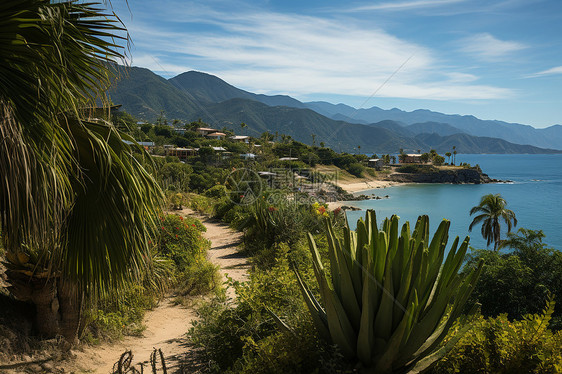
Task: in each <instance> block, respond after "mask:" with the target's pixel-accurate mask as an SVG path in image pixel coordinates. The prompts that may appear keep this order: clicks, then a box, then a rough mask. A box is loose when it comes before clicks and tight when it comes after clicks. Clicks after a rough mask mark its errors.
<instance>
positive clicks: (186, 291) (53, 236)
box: [0, 0, 562, 374]
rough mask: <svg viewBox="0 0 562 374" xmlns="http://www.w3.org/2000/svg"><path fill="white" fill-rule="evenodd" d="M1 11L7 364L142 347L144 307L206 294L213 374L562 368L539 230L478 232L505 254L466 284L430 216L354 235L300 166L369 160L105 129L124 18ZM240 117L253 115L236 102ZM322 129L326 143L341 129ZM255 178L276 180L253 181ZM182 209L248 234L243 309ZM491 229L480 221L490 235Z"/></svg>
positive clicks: (121, 124)
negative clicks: (97, 102) (118, 341)
mask: <svg viewBox="0 0 562 374" xmlns="http://www.w3.org/2000/svg"><path fill="white" fill-rule="evenodd" d="M0 14H2V15H3V16H5V22H3V23H2V27H8V28H9V29H11V31H13V32H10V33H6V35H11V36H10V37H8V38H4V39H2V40H0V50H1V51H2V52H3V53H2V54H0V59H1V62H2V63H1V64H0V73H2V74H0V76H2V79H3V80H4V82H5V83H6V84H5V85H2V86H1V87H0V115H1V117H0V130H1V133H2V135H3V136H4V140H5V141H3V142H2V143H1V148H2V149H1V152H0V172H1V173H2V175H3V176H4V178H3V180H2V183H0V204H1V205H0V211H2V215H1V216H0V225H1V229H2V247H1V249H0V255H1V256H2V258H3V259H4V260H5V261H3V265H2V266H5V267H6V268H7V271H6V272H5V274H6V279H4V278H3V279H2V285H1V287H0V301H2V303H0V308H1V309H0V310H1V311H2V313H0V342H1V343H2V351H0V355H1V356H0V358H1V359H2V362H4V361H5V360H8V359H10V360H12V359H14V356H15V357H16V358H18V357H19V359H23V356H24V355H27V354H29V353H30V352H31V351H33V350H35V349H37V350H41V349H44V348H45V346H44V344H42V343H44V341H41V340H39V339H33V338H30V336H31V335H32V334H34V333H35V334H36V335H39V336H40V337H45V338H51V337H57V336H61V335H62V336H63V337H64V338H65V340H66V341H65V342H61V341H59V342H58V343H55V344H60V345H61V346H64V347H65V348H66V349H68V347H70V346H71V345H72V344H75V343H76V340H77V338H78V337H80V338H84V340H88V341H96V340H98V339H115V338H119V337H121V336H122V335H123V334H132V335H134V334H139V333H140V332H141V331H142V328H143V327H142V325H141V324H140V322H141V320H142V316H143V313H144V311H145V310H146V309H147V308H150V307H152V306H154V305H155V302H156V301H157V300H158V298H159V297H161V296H162V295H163V294H165V293H170V292H173V294H174V295H175V297H176V301H177V302H178V303H181V302H183V301H185V300H186V299H185V298H187V297H192V296H195V295H201V294H211V296H212V297H211V298H210V299H209V300H208V301H207V302H205V303H204V305H203V306H202V307H201V308H200V310H199V312H200V317H201V318H200V320H199V321H198V322H197V323H196V324H195V326H194V327H193V329H192V330H191V332H190V337H191V341H192V344H193V345H195V346H196V347H199V348H201V350H200V351H199V352H200V355H201V356H202V357H200V358H201V360H200V361H201V362H203V363H206V366H205V367H204V368H203V369H202V370H203V371H206V372H216V373H223V372H227V373H264V374H265V373H311V372H319V373H320V372H322V373H347V372H349V373H352V372H357V371H358V370H359V371H362V372H380V373H397V372H403V371H404V370H413V371H414V372H419V371H423V370H426V369H430V370H433V371H434V372H435V373H449V372H458V371H462V372H466V373H481V372H513V371H522V372H537V373H550V372H560V371H561V370H562V353H561V343H562V335H561V334H562V333H561V332H559V331H558V332H553V330H551V329H549V324H550V327H552V328H554V329H558V328H560V327H561V325H560V323H561V322H560V320H561V313H560V310H559V309H556V308H557V307H556V305H555V302H554V300H556V301H559V302H560V301H561V299H560V295H562V285H561V283H560V277H559V275H560V272H561V270H562V257H561V255H560V252H558V251H555V250H553V249H550V248H546V246H545V245H544V244H543V243H542V238H543V236H544V235H543V234H542V232H540V231H532V230H524V229H521V230H520V231H519V232H518V234H511V235H510V236H509V237H508V238H507V240H504V241H501V240H500V238H499V237H498V236H497V235H492V231H493V230H483V231H482V232H483V234H484V235H485V236H486V234H487V233H488V231H490V233H491V234H490V237H492V239H493V240H494V241H495V242H496V243H497V247H499V248H511V252H506V253H502V252H496V251H484V250H480V251H478V250H475V251H473V253H472V254H471V257H470V258H469V260H468V262H467V263H466V266H464V268H463V270H462V271H461V272H460V273H459V270H461V266H462V265H463V260H464V256H465V253H466V251H467V247H468V241H464V242H463V243H462V244H461V245H460V246H459V241H458V239H456V240H455V241H453V244H452V246H451V249H450V250H449V252H448V254H446V253H445V248H446V246H447V243H448V237H447V231H448V222H447V221H443V222H442V223H441V224H440V226H439V228H438V229H437V231H436V233H435V234H434V235H433V237H430V236H429V222H428V219H427V217H420V219H419V220H418V222H417V223H416V225H415V227H414V230H413V232H411V231H410V227H409V224H405V225H404V226H402V229H399V227H398V217H392V218H391V219H389V220H385V221H384V222H383V224H382V225H381V226H380V227H379V226H378V225H377V222H376V220H375V217H374V212H368V213H367V215H366V218H365V220H364V221H363V220H360V221H359V222H358V224H357V229H356V230H355V231H351V230H350V229H349V226H348V224H347V221H346V218H345V215H344V214H343V212H342V211H341V210H340V209H335V210H333V211H330V210H329V209H328V206H327V205H325V204H323V201H322V198H323V197H325V194H328V193H330V192H329V191H328V192H327V191H326V190H327V185H325V184H324V182H325V181H326V180H327V178H328V177H327V176H326V175H321V174H317V173H312V172H311V168H312V167H314V166H316V165H318V164H322V165H335V166H337V167H340V168H341V169H343V170H346V171H347V172H349V173H350V174H353V175H356V176H360V175H362V174H363V173H364V172H366V171H367V170H369V169H365V167H364V162H365V160H366V158H367V156H366V155H361V154H347V153H337V152H335V151H333V150H331V149H329V148H327V147H325V146H324V144H321V145H320V146H316V145H315V136H311V137H312V143H313V145H312V146H308V145H306V144H304V143H303V142H298V141H295V140H293V139H292V138H291V137H290V136H286V135H278V134H271V133H268V132H264V133H262V135H261V136H260V137H259V138H258V139H254V140H253V142H252V143H251V144H244V143H235V142H233V141H229V140H210V139H206V138H204V137H202V136H200V135H199V134H197V133H196V132H195V131H193V130H194V129H195V128H196V127H200V126H203V125H205V124H204V123H202V122H201V121H197V122H193V123H190V124H187V125H184V127H183V129H181V130H182V131H181V132H176V131H175V130H176V129H177V127H178V126H173V127H170V126H167V120H166V118H165V117H164V115H163V113H160V116H159V117H158V120H157V123H156V125H154V126H153V125H150V124H142V125H140V126H137V124H136V121H135V120H134V119H133V118H132V117H130V116H128V115H127V114H126V113H121V114H119V115H117V116H115V117H114V118H113V122H114V124H115V126H114V125H112V124H111V123H110V122H107V121H105V120H102V119H101V118H106V117H107V113H105V110H102V108H97V109H96V108H91V107H89V106H88V105H92V103H93V102H94V99H96V94H101V93H102V92H103V91H104V90H105V89H106V88H107V84H108V80H107V77H106V75H105V74H106V73H108V71H107V65H106V63H107V62H109V61H112V60H113V59H115V58H121V57H122V54H121V53H119V52H116V51H115V50H114V48H116V47H118V46H116V45H114V44H112V43H110V42H109V41H108V40H107V36H108V35H109V34H114V35H113V36H115V37H116V38H117V39H119V38H121V37H120V36H119V32H124V31H125V30H123V29H121V28H120V27H119V26H117V25H118V21H117V20H116V19H114V18H113V17H109V16H106V15H104V14H102V13H100V11H99V10H98V9H96V8H93V7H92V4H86V3H80V2H65V1H63V2H49V1H35V0H25V1H6V2H3V3H2V5H0ZM6 25H7V26H6ZM14 30H17V32H15V31H14ZM20 32H21V33H23V34H25V35H24V36H22V35H20ZM108 33H109V34H108ZM10 38H13V40H12V39H10ZM55 51H57V52H55ZM22 62H24V63H22ZM160 83H161V84H164V83H165V82H160ZM171 92H172V93H173V91H171ZM151 100H157V97H152V98H151ZM234 104H235V105H234ZM260 105H261V104H260ZM260 105H257V107H258V109H260V108H261V109H260V111H261V112H260V116H261V117H260V118H261V119H262V120H266V121H271V122H272V123H275V120H276V118H275V114H276V113H277V110H282V111H285V112H288V113H289V114H288V115H289V117H290V116H291V115H294V114H295V110H292V109H287V108H281V109H279V108H277V109H276V111H271V110H270V109H268V108H269V107H267V108H264V107H260ZM248 106H250V107H255V106H256V105H255V104H254V103H250V104H248V103H245V102H243V101H241V100H235V102H234V103H233V107H234V108H239V107H248ZM30 107H32V108H33V109H34V110H32V111H31V110H29V108H30ZM81 108H82V109H81ZM83 108H89V109H83ZM89 111H92V113H88V112H89ZM305 112H306V115H307V116H308V117H309V118H311V119H315V118H316V119H317V120H318V121H320V122H321V123H327V122H326V119H318V118H317V116H316V115H315V114H314V113H310V111H305ZM104 113H105V114H104ZM216 113H219V112H218V111H217V112H216ZM227 114H228V113H227ZM297 114H298V113H297ZM228 115H229V117H228V118H229V120H234V121H236V120H238V118H237V117H236V116H235V115H234V114H232V113H230V114H228ZM277 123H278V124H279V123H280V122H279V121H278V122H277ZM329 124H330V125H331V126H332V127H331V128H330V127H329V126H328V127H327V128H324V129H320V128H318V131H319V132H320V131H323V133H319V136H324V135H326V131H333V129H334V126H336V125H337V126H339V125H340V124H339V123H334V121H332V122H329ZM176 125H179V123H178V122H176ZM357 126H359V125H357ZM357 126H355V127H353V126H352V127H351V128H346V129H342V130H341V132H340V133H339V135H341V136H348V137H349V138H350V139H353V140H354V141H355V140H357V141H356V142H355V143H354V144H357V149H358V148H359V146H361V144H365V143H364V142H368V141H369V139H370V138H369V137H367V136H366V134H367V133H366V132H365V130H364V129H363V128H359V127H357ZM240 127H241V130H242V131H244V129H245V128H246V127H247V126H246V124H245V123H242V124H241V126H240ZM299 128H300V127H299ZM302 128H304V127H302ZM302 128H301V130H302ZM354 130H357V131H354ZM223 131H224V132H226V133H227V134H229V135H230V134H232V131H230V130H229V129H228V128H226V129H223ZM254 131H255V129H254ZM386 131H388V130H386V129H384V128H379V133H382V134H384V133H385V132H386ZM309 135H310V134H309V133H305V132H299V133H297V134H295V137H297V136H298V137H301V138H305V137H306V136H309ZM364 136H365V137H364ZM369 136H371V138H372V136H373V132H370V133H369ZM134 139H137V140H140V141H146V140H151V141H153V142H154V143H156V145H157V146H158V147H159V148H157V149H156V155H155V156H154V157H152V156H150V155H149V154H148V153H147V152H145V150H144V149H142V147H140V146H137V145H135V144H134V143H132V144H131V145H129V144H127V143H126V142H124V141H123V140H127V141H132V140H134ZM272 140H275V142H273V143H271V141H272ZM303 141H304V140H303ZM165 145H175V146H180V147H193V148H198V151H197V153H196V154H194V155H191V156H189V157H187V158H186V159H185V160H182V161H183V162H182V161H180V160H179V159H178V158H177V157H170V156H166V154H165V149H166V148H165ZM385 146H387V147H394V146H395V144H388V143H387V144H385ZM212 147H219V148H212ZM220 147H222V148H224V150H223V149H221V148H220ZM223 152H229V153H223ZM253 152H255V153H256V155H255V156H256V157H255V158H254V157H247V156H248V154H250V153H252V154H253ZM287 157H289V158H288V159H285V160H283V159H282V158H287ZM439 157H441V156H439ZM295 158H296V160H295ZM433 158H434V160H437V161H436V163H437V164H440V163H442V162H443V161H442V160H441V158H442V157H441V158H437V157H436V156H435V155H434V156H433ZM384 159H386V160H388V159H389V157H384ZM271 170H274V171H275V172H271ZM237 171H238V172H237ZM240 171H242V173H239V172H240ZM249 171H250V172H251V173H250V175H254V176H257V177H256V178H257V179H252V178H249V177H248V172H249ZM260 171H267V172H269V173H270V174H274V175H275V176H277V177H279V176H281V178H270V179H265V178H264V179H265V180H262V179H261V177H260V176H259V174H257V172H260ZM283 173H284V174H283ZM300 181H302V182H300ZM257 182H259V183H257ZM256 183H257V184H256ZM336 191H337V190H336ZM336 193H337V192H336ZM483 202H484V199H483ZM162 204H166V205H167V207H165V208H166V209H164V210H163V209H161V208H162V206H161V205H162ZM184 205H189V206H191V207H192V208H194V209H197V210H200V211H204V212H207V213H208V214H211V215H213V216H214V217H216V218H220V219H222V220H223V221H225V222H228V223H229V224H231V226H233V227H235V228H237V229H239V230H242V231H243V232H244V243H243V245H242V248H241V249H242V250H244V251H245V252H246V253H247V254H248V255H250V256H251V261H252V265H253V268H252V271H251V272H250V279H249V281H248V282H245V283H237V282H234V281H230V282H229V286H230V287H233V288H234V289H235V291H236V296H237V299H236V300H229V299H228V298H227V297H226V294H225V293H224V292H222V289H221V287H220V286H219V278H218V276H217V271H216V270H217V269H216V268H215V266H213V265H212V264H210V263H209V262H208V261H207V256H206V251H207V248H208V242H207V241H206V240H204V239H203V237H202V232H203V231H204V230H205V227H204V226H203V225H202V224H201V223H200V222H199V221H197V220H195V219H192V218H189V217H183V216H180V215H176V214H172V213H165V211H169V210H172V209H181V207H182V206H184ZM500 205H502V204H500ZM485 206H486V204H481V206H480V208H481V209H487V208H486V207H485ZM501 208H503V206H501ZM477 210H478V209H477ZM490 213H491V210H490ZM504 213H505V214H507V218H508V219H507V220H506V222H507V224H508V225H510V221H509V219H512V218H514V216H513V217H512V216H511V215H510V214H509V211H505V210H501V211H500V214H499V215H496V216H495V217H496V218H497V217H499V216H502V214H504ZM490 217H492V215H490ZM484 218H486V217H483V218H482V219H481V220H477V222H476V223H479V222H480V221H484V225H485V226H486V221H485V219H484ZM491 223H492V224H495V223H493V222H491ZM498 232H499V231H498ZM482 259H484V261H485V265H482ZM327 269H329V271H328V270H327ZM480 273H481V274H482V282H480V283H476V280H477V278H478V276H479V274H480ZM5 281H7V283H8V285H10V287H6V286H7V285H6V284H5ZM473 288H475V289H476V292H475V293H474V294H473V296H472V300H471V302H470V303H469V304H476V301H479V302H480V303H481V304H482V307H481V313H482V315H479V314H478V312H477V311H475V310H474V309H471V310H470V312H467V314H465V315H464V316H463V315H462V313H463V306H464V304H465V303H466V301H467V299H468V297H469V295H470V293H471V291H472V289H473ZM6 290H8V291H9V292H7V291H6ZM553 293H554V294H556V296H554V295H553ZM18 299H19V301H18ZM22 301H23V302H22ZM544 305H546V308H545V309H544V310H542V311H541V310H540V308H544ZM559 305H560V303H559ZM529 313H535V314H529ZM498 314H499V315H498ZM33 318H34V319H35V322H34V324H33V325H32V324H31V322H30V320H31V319H33ZM551 320H552V322H551ZM457 341H458V344H456V345H455V343H457ZM18 355H19V356H18ZM26 357H27V356H26ZM439 359H442V360H441V361H440V362H438V361H439ZM436 362H437V365H434V364H435V363H436ZM432 365H434V366H432Z"/></svg>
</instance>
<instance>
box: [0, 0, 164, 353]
mask: <svg viewBox="0 0 562 374" xmlns="http://www.w3.org/2000/svg"><path fill="white" fill-rule="evenodd" d="M125 32H126V30H125V29H124V28H122V27H121V26H120V23H119V22H118V20H117V19H116V17H114V16H109V15H106V14H104V12H103V10H102V9H100V8H97V7H96V5H95V4H91V3H89V4H87V3H80V2H74V1H62V2H50V1H46V0H4V1H2V2H0V34H1V35H2V38H0V135H1V136H2V139H3V141H2V142H0V175H2V176H3V178H2V180H1V181H0V211H2V213H3V214H2V215H0V229H1V231H2V233H3V235H2V240H3V244H4V247H5V248H6V250H7V256H6V257H7V260H8V271H7V275H8V277H9V282H10V283H11V288H10V289H11V291H12V293H13V295H14V296H16V297H18V298H20V299H23V300H28V301H31V302H32V303H34V304H35V306H36V314H37V318H36V325H37V326H36V327H37V328H38V331H39V332H40V333H41V334H42V335H44V336H49V337H50V336H54V335H58V334H60V335H63V336H64V337H65V338H66V339H67V340H68V341H71V342H72V341H74V340H75V339H76V336H77V329H78V325H79V322H80V311H81V305H82V302H83V300H84V297H90V296H94V295H96V294H97V295H100V294H103V293H106V292H108V291H109V290H111V289H116V288H119V287H120V286H122V285H123V284H124V283H125V282H126V281H127V280H129V279H131V278H134V277H135V276H138V275H139V274H140V272H141V270H142V269H143V268H144V267H145V266H146V265H147V262H148V261H149V258H150V257H149V256H148V255H149V253H150V252H149V251H148V246H147V242H148V233H149V232H150V230H151V228H152V227H153V226H154V222H153V221H151V219H150V218H148V219H147V217H154V216H155V215H156V212H157V211H159V207H160V201H161V200H160V199H161V192H160V190H159V188H158V186H157V184H156V183H155V181H154V179H153V178H152V176H151V175H150V174H148V173H147V171H146V170H145V169H144V168H143V166H142V165H141V163H140V162H139V161H137V159H136V158H135V157H133V150H132V149H131V147H129V146H128V145H126V144H125V143H124V142H123V140H124V139H127V140H132V139H131V138H129V137H127V136H125V135H123V134H121V133H120V132H119V130H117V129H116V128H115V127H114V126H113V125H111V124H109V123H107V122H105V121H104V120H102V119H99V117H100V115H99V114H100V112H104V110H94V109H87V110H86V109H82V108H87V107H91V106H92V104H91V103H94V102H95V100H96V99H102V100H103V99H104V98H103V93H104V92H105V91H106V89H107V87H108V85H109V82H110V65H109V63H111V62H112V61H113V60H115V59H119V58H122V57H123V56H122V54H121V53H120V50H119V48H120V47H119V45H117V44H116V43H117V41H119V40H126V38H125V37H124V36H123V35H122V34H124V33H125ZM105 101H107V100H104V102H105ZM91 117H96V118H95V119H94V118H91ZM102 117H103V116H102ZM139 152H140V150H139Z"/></svg>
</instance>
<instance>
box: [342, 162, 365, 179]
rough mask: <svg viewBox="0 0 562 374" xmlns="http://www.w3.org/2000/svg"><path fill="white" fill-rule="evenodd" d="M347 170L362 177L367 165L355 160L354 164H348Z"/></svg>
mask: <svg viewBox="0 0 562 374" xmlns="http://www.w3.org/2000/svg"><path fill="white" fill-rule="evenodd" d="M345 170H347V171H348V172H349V173H350V174H352V175H355V176H356V177H357V178H361V177H362V176H363V171H364V170H365V166H363V165H362V164H360V163H358V162H354V163H353V164H351V165H349V166H347V167H346V168H345Z"/></svg>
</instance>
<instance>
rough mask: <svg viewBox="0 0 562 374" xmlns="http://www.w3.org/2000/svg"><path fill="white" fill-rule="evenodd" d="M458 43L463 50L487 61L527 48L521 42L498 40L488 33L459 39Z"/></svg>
mask: <svg viewBox="0 0 562 374" xmlns="http://www.w3.org/2000/svg"><path fill="white" fill-rule="evenodd" d="M460 44H461V45H462V47H461V50H462V51H463V52H465V53H468V54H470V55H472V56H474V57H477V58H480V59H483V60H488V61H498V60H501V59H504V58H506V57H510V56H511V55H513V53H515V52H518V51H521V50H523V49H525V48H527V46H526V45H525V44H523V43H519V42H515V41H508V40H500V39H497V38H495V37H494V36H492V35H491V34H488V33H481V34H476V35H473V36H470V37H468V38H464V39H461V40H460Z"/></svg>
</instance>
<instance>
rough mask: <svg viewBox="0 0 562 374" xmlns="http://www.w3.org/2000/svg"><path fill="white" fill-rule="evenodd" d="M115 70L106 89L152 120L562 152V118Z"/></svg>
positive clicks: (365, 144)
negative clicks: (302, 96) (511, 119)
mask: <svg viewBox="0 0 562 374" xmlns="http://www.w3.org/2000/svg"><path fill="white" fill-rule="evenodd" d="M117 72H118V74H117V79H115V81H114V82H113V84H112V86H111V89H110V90H109V92H108V93H109V95H110V97H111V100H112V102H113V103H114V104H122V106H123V108H124V110H126V111H127V112H129V113H130V114H132V115H133V116H135V117H136V118H138V119H141V120H147V121H154V120H155V119H156V118H158V117H159V116H160V115H161V114H162V113H163V114H164V115H165V116H166V118H168V120H171V119H179V120H183V121H195V120H198V119H201V120H203V121H204V122H206V123H208V124H209V125H210V126H212V127H214V128H218V129H222V128H228V129H232V130H234V131H235V132H237V133H239V132H240V130H241V128H240V124H241V123H242V122H244V123H245V124H246V125H247V128H246V129H245V130H244V132H245V134H248V135H253V136H259V135H260V134H261V133H263V132H265V131H269V132H271V133H276V132H277V133H279V134H286V135H290V136H291V137H293V138H294V139H295V140H298V141H301V142H304V143H308V144H311V143H312V141H313V138H315V140H316V143H317V144H320V142H323V143H324V144H325V145H326V146H328V147H331V148H333V149H335V150H337V151H347V152H357V151H359V150H360V151H361V152H363V153H374V152H377V153H396V152H398V150H399V149H401V148H402V149H404V150H405V151H407V152H408V151H410V152H417V151H418V150H422V151H423V152H426V151H429V149H436V150H437V151H438V152H440V153H444V152H448V151H451V149H452V147H453V146H456V149H457V151H458V152H461V153H562V126H560V125H556V126H551V127H548V128H546V129H535V128H533V127H531V126H528V125H521V124H512V123H506V122H501V121H487V120H480V119H478V118H476V117H473V116H460V115H447V114H443V113H438V112H431V111H428V110H416V111H413V112H405V111H401V110H399V109H391V110H384V109H381V108H378V107H372V108H369V109H355V108H353V107H350V106H347V105H344V104H331V103H327V102H308V103H303V102H300V101H298V100H296V99H294V98H292V97H290V96H285V95H275V96H268V95H262V94H255V93H251V92H248V91H244V90H241V89H239V88H237V87H234V86H232V85H230V84H228V83H227V82H225V81H223V80H222V79H220V78H218V77H216V76H213V75H210V74H206V73H202V72H196V71H189V72H186V73H182V74H180V75H178V76H176V77H173V78H171V79H168V80H166V79H164V78H162V77H160V76H158V75H156V74H154V73H153V72H151V71H150V70H148V69H145V68H138V67H123V66H117ZM313 135H314V136H313Z"/></svg>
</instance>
